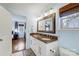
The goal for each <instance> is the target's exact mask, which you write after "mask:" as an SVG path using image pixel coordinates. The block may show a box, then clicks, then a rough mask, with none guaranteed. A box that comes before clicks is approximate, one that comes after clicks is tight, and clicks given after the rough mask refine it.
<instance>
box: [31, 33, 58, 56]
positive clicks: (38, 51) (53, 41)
mask: <svg viewBox="0 0 79 59" xmlns="http://www.w3.org/2000/svg"><path fill="white" fill-rule="evenodd" d="M30 35H31V37H30V39H31V40H30V41H31V42H30V44H31V49H32V50H33V52H34V53H35V55H36V56H57V55H58V45H57V43H58V41H57V40H58V38H57V36H50V35H45V34H39V33H31V34H30Z"/></svg>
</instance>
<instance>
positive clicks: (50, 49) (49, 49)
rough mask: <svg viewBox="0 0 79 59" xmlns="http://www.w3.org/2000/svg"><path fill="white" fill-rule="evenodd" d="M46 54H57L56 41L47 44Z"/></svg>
mask: <svg viewBox="0 0 79 59" xmlns="http://www.w3.org/2000/svg"><path fill="white" fill-rule="evenodd" d="M46 55H48V56H57V55H58V43H57V41H56V42H52V43H50V44H48V45H47V49H46Z"/></svg>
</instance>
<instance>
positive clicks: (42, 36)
mask: <svg viewBox="0 0 79 59" xmlns="http://www.w3.org/2000/svg"><path fill="white" fill-rule="evenodd" d="M30 35H31V36H32V37H34V38H36V39H38V40H40V41H42V42H44V43H50V42H53V41H56V40H58V37H57V36H52V35H45V34H39V33H31V34H30Z"/></svg>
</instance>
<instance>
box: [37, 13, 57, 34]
mask: <svg viewBox="0 0 79 59" xmlns="http://www.w3.org/2000/svg"><path fill="white" fill-rule="evenodd" d="M55 16H56V13H53V14H50V15H48V16H45V17H43V18H42V19H40V20H38V21H37V32H45V33H55V32H56V21H55ZM49 18H52V19H51V20H52V23H53V25H52V26H53V28H52V31H45V30H39V28H38V27H39V22H40V21H42V20H46V19H49Z"/></svg>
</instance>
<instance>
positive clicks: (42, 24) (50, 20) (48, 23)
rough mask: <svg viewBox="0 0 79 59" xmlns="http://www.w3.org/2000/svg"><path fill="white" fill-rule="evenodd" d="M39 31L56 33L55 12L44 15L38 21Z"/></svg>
mask: <svg viewBox="0 0 79 59" xmlns="http://www.w3.org/2000/svg"><path fill="white" fill-rule="evenodd" d="M37 31H38V32H47V33H55V13H53V14H50V15H48V16H45V17H43V18H42V19H40V20H38V21H37Z"/></svg>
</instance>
